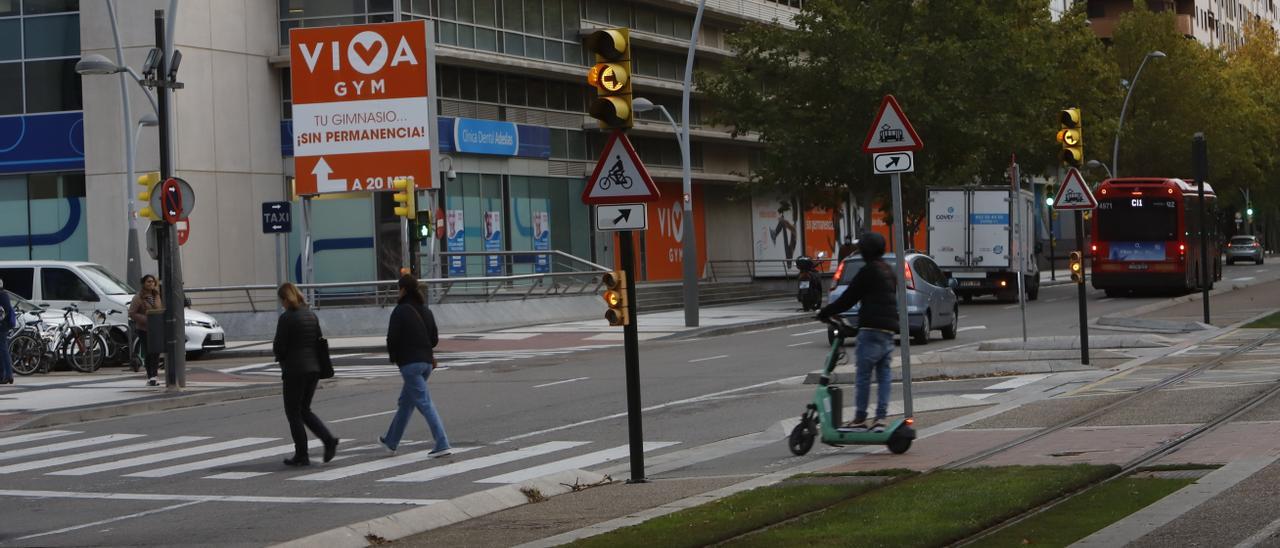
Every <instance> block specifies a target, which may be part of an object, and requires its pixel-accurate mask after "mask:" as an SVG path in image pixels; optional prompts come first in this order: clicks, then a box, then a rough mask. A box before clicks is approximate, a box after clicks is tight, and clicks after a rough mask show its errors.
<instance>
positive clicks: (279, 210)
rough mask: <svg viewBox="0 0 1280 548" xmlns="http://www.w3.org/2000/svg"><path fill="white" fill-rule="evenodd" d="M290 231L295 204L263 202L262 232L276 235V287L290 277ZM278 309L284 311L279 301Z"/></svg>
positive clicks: (291, 229)
mask: <svg viewBox="0 0 1280 548" xmlns="http://www.w3.org/2000/svg"><path fill="white" fill-rule="evenodd" d="M290 232H293V204H291V203H289V202H262V233H263V234H275V235H276V237H275V241H276V268H275V270H276V287H280V285H281V284H284V281H285V280H286V279H287V278H288V277H289V276H288V268H289V266H288V265H289V258H288V256H287V255H288V254H287V253H285V244H284V239H285V236H284V235H285V234H288V233H290ZM276 311H277V312H282V311H283V310H282V308H281V305H280V304H279V303H276Z"/></svg>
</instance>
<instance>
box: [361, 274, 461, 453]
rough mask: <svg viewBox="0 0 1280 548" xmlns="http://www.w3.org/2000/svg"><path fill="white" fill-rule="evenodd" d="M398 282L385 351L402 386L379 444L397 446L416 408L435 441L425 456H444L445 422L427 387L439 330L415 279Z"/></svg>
mask: <svg viewBox="0 0 1280 548" xmlns="http://www.w3.org/2000/svg"><path fill="white" fill-rule="evenodd" d="M397 285H398V286H399V288H400V303H399V304H397V305H396V308H395V310H392V311H391V324H390V325H389V326H388V327H387V353H388V354H390V355H391V361H392V362H394V363H395V364H396V366H397V367H399V368H400V376H401V377H402V378H403V379H404V385H403V386H402V387H401V388H400V401H399V403H398V406H397V407H396V415H395V417H393V418H392V419H391V425H390V426H389V427H388V428H387V433H386V435H383V436H378V443H381V444H382V446H383V447H386V448H387V450H389V451H392V452H394V451H395V450H396V448H397V447H399V446H400V438H401V436H403V435H404V429H405V427H406V426H408V424H409V417H411V416H413V410H414V409H417V410H418V412H420V413H422V416H423V417H424V418H426V419H427V427H428V428H430V429H431V438H432V439H433V440H434V441H435V449H432V450H431V452H430V453H427V455H428V456H430V457H443V456H445V455H448V454H449V453H450V452H452V449H450V446H449V436H447V435H446V434H445V432H444V423H442V422H441V421H440V415H439V414H438V413H436V406H435V405H434V404H433V403H431V393H430V392H429V391H428V390H427V378H428V377H430V376H431V371H432V370H433V369H435V356H434V355H433V354H432V351H431V349H433V348H435V347H436V344H437V343H439V342H440V332H439V331H438V330H437V329H436V319H435V316H432V315H431V311H430V310H428V309H427V304H426V299H425V298H423V296H422V290H421V289H419V287H418V279H417V278H414V277H413V275H411V274H405V275H403V276H401V277H400V281H399V283H398V284H397Z"/></svg>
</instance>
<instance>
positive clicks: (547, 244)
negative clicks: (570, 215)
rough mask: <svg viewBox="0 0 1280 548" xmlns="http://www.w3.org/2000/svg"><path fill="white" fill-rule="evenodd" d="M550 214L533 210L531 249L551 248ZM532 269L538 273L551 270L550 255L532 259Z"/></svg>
mask: <svg viewBox="0 0 1280 548" xmlns="http://www.w3.org/2000/svg"><path fill="white" fill-rule="evenodd" d="M550 223H551V216H550V215H548V214H547V212H546V211H535V212H533V249H534V251H549V250H550V249H551V224H550ZM533 271H534V272H537V273H539V274H543V273H547V272H551V256H550V255H538V256H537V257H535V258H534V260H533Z"/></svg>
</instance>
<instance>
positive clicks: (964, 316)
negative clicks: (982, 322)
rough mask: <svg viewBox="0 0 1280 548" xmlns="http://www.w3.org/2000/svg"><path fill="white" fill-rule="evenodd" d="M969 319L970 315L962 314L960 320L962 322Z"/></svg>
mask: <svg viewBox="0 0 1280 548" xmlns="http://www.w3.org/2000/svg"><path fill="white" fill-rule="evenodd" d="M968 317H969V315H968V314H961V315H960V316H959V318H960V319H961V320H963V319H965V318H968Z"/></svg>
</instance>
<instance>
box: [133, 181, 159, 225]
mask: <svg viewBox="0 0 1280 548" xmlns="http://www.w3.org/2000/svg"><path fill="white" fill-rule="evenodd" d="M138 184H139V185H142V190H140V191H138V201H139V202H140V203H141V204H142V209H139V210H138V216H139V217H144V218H147V219H151V220H152V221H159V220H160V216H159V215H157V214H156V212H155V211H154V210H152V209H151V193H152V192H155V191H156V185H159V184H160V172H158V171H152V172H150V173H143V174H142V175H139V176H138Z"/></svg>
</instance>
